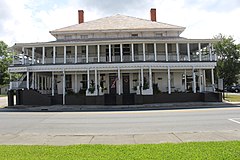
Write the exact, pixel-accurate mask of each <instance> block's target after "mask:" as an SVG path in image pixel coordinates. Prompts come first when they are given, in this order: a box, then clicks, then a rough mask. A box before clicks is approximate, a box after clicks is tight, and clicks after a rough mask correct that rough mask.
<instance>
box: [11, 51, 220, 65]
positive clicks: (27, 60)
mask: <svg viewBox="0 0 240 160" xmlns="http://www.w3.org/2000/svg"><path fill="white" fill-rule="evenodd" d="M156 58H157V61H166V54H163V53H161V54H159V53H157V57H156ZM42 60H43V59H41V58H36V59H34V60H33V61H32V58H31V57H27V56H25V57H24V58H21V57H14V60H13V65H31V64H32V62H33V64H43V63H42ZM177 60H178V59H177V54H175V53H174V54H173V53H169V54H168V61H173V62H174V61H177ZM216 60H217V55H216V54H212V59H211V56H210V54H202V55H201V61H216ZM122 61H123V62H131V61H132V55H123V56H122ZM134 61H136V62H141V61H144V59H143V53H135V54H134ZM145 61H155V55H154V54H153V53H151V54H145ZM179 61H189V57H188V55H183V54H179ZM190 61H200V56H199V55H190ZM88 62H89V63H97V62H98V57H97V56H89V57H88ZM99 62H109V57H108V56H100V57H99ZM111 62H121V56H120V55H112V57H111ZM55 63H56V64H63V63H64V58H63V57H56V58H55ZM66 63H67V64H74V63H75V57H67V58H66ZM77 63H86V57H85V56H83V57H77ZM44 64H53V58H52V57H50V58H47V57H45V58H44Z"/></svg>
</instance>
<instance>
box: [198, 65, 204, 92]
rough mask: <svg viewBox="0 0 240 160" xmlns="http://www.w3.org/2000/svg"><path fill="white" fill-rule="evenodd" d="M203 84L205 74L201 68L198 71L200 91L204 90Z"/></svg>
mask: <svg viewBox="0 0 240 160" xmlns="http://www.w3.org/2000/svg"><path fill="white" fill-rule="evenodd" d="M202 84H203V76H202V70H201V69H199V72H198V85H199V92H200V93H201V92H202Z"/></svg>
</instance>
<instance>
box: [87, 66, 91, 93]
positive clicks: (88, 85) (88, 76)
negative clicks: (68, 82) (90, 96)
mask: <svg viewBox="0 0 240 160" xmlns="http://www.w3.org/2000/svg"><path fill="white" fill-rule="evenodd" d="M89 79H90V75H89V69H87V90H88V89H89V87H90V80H89Z"/></svg>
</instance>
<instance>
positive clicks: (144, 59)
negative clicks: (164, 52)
mask: <svg viewBox="0 0 240 160" xmlns="http://www.w3.org/2000/svg"><path fill="white" fill-rule="evenodd" d="M143 61H146V51H145V43H143Z"/></svg>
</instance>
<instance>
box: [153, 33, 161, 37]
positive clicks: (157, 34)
mask: <svg viewBox="0 0 240 160" xmlns="http://www.w3.org/2000/svg"><path fill="white" fill-rule="evenodd" d="M155 36H156V37H162V36H163V33H156V34H155Z"/></svg>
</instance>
